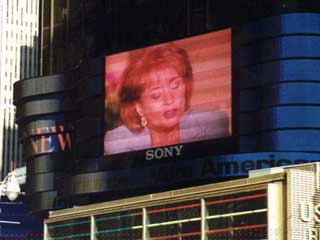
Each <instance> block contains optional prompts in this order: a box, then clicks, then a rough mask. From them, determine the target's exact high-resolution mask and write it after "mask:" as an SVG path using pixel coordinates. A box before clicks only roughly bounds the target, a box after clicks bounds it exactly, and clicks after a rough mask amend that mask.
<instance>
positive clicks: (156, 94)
mask: <svg viewBox="0 0 320 240" xmlns="http://www.w3.org/2000/svg"><path fill="white" fill-rule="evenodd" d="M160 96H161V94H160V92H152V93H151V94H150V97H151V98H153V99H159V98H160Z"/></svg>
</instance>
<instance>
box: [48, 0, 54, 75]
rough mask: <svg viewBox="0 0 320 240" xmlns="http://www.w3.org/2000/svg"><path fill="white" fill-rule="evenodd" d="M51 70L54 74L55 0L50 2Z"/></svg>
mask: <svg viewBox="0 0 320 240" xmlns="http://www.w3.org/2000/svg"><path fill="white" fill-rule="evenodd" d="M50 3H51V5H50V58H49V59H50V63H49V64H50V70H49V72H50V73H52V71H53V42H54V30H55V29H54V11H55V8H54V7H55V6H54V0H51V1H50Z"/></svg>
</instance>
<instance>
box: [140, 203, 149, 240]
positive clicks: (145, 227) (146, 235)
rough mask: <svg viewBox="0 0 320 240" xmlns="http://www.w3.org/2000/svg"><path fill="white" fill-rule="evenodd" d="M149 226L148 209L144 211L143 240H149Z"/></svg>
mask: <svg viewBox="0 0 320 240" xmlns="http://www.w3.org/2000/svg"><path fill="white" fill-rule="evenodd" d="M148 224H149V216H148V212H147V209H146V208H143V209H142V239H143V240H147V239H149V237H150V235H149V229H148Z"/></svg>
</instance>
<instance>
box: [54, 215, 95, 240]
mask: <svg viewBox="0 0 320 240" xmlns="http://www.w3.org/2000/svg"><path fill="white" fill-rule="evenodd" d="M90 227H91V223H90V218H89V217H86V218H78V219H73V220H68V221H63V222H56V223H54V224H48V239H74V240H76V239H82V240H90Z"/></svg>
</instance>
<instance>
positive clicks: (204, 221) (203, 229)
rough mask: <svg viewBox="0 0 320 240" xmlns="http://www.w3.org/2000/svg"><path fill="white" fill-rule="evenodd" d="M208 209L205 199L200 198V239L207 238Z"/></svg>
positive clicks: (204, 239)
mask: <svg viewBox="0 0 320 240" xmlns="http://www.w3.org/2000/svg"><path fill="white" fill-rule="evenodd" d="M207 216H208V210H207V205H206V201H205V200H204V199H203V198H201V240H207V239H208V237H207V231H208V229H209V226H208V222H207Z"/></svg>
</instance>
